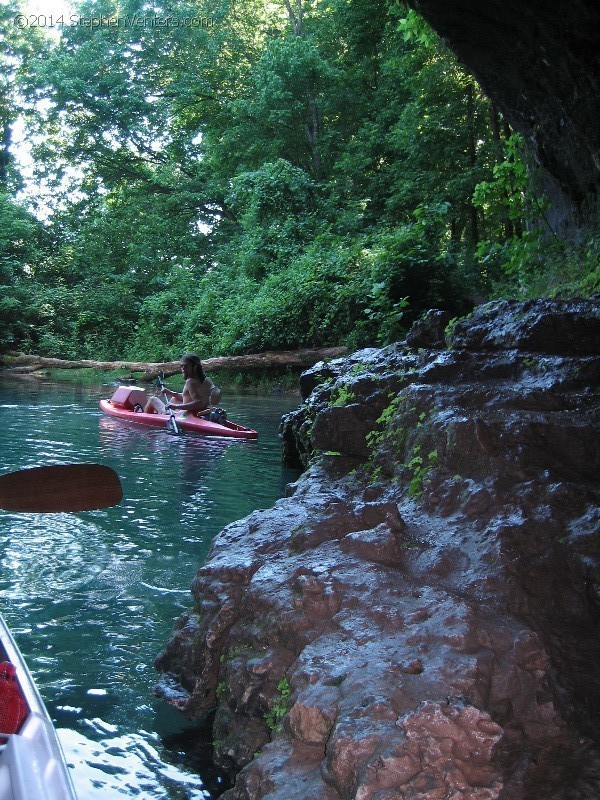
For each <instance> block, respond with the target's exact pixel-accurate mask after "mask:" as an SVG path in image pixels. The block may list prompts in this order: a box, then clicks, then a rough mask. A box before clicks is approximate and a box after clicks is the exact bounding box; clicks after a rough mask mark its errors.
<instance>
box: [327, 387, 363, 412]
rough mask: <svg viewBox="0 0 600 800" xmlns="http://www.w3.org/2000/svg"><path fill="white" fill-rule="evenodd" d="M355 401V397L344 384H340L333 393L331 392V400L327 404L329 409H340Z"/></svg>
mask: <svg viewBox="0 0 600 800" xmlns="http://www.w3.org/2000/svg"><path fill="white" fill-rule="evenodd" d="M355 400H356V395H355V394H354V392H353V391H352V389H349V388H348V386H347V385H346V384H342V385H341V386H338V387H337V388H336V389H335V391H334V392H332V396H331V399H330V400H329V403H328V404H327V405H328V406H329V408H342V407H343V406H347V405H348V404H349V403H353V402H354V401H355Z"/></svg>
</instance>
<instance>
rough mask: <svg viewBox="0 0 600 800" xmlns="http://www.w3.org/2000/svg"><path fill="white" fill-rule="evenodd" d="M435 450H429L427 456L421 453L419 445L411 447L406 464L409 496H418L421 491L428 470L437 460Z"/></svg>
mask: <svg viewBox="0 0 600 800" xmlns="http://www.w3.org/2000/svg"><path fill="white" fill-rule="evenodd" d="M438 457H439V456H438V452H437V450H431V451H430V452H429V453H427V456H424V455H423V454H422V447H421V445H419V444H417V445H415V446H414V447H413V450H412V454H411V457H410V459H409V461H408V463H407V464H406V466H407V468H408V470H409V472H410V475H411V477H410V482H409V484H408V494H409V496H410V497H418V496H419V495H420V494H422V492H423V483H424V481H425V480H426V478H427V475H428V474H429V472H430V470H431V469H432V468H433V467H434V466H435V464H436V463H437V461H438Z"/></svg>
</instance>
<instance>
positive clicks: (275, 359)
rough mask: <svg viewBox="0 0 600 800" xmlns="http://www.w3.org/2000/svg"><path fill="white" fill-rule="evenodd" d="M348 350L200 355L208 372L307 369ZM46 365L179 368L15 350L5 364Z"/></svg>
mask: <svg viewBox="0 0 600 800" xmlns="http://www.w3.org/2000/svg"><path fill="white" fill-rule="evenodd" d="M347 352H348V350H347V348H346V347H325V348H320V349H317V350H282V351H267V352H265V353H253V354H251V355H245V356H221V357H216V358H206V359H203V361H202V364H203V366H204V369H205V370H206V371H207V372H217V371H219V370H232V371H240V372H243V371H245V370H256V369H271V368H274V367H288V366H290V367H298V368H299V369H306V368H307V367H312V366H313V365H314V364H316V363H317V362H318V361H324V360H326V359H330V358H339V357H340V356H343V355H345V354H346V353H347ZM48 369H96V370H99V371H102V372H108V371H110V370H127V372H128V373H142V374H141V375H139V376H136V377H137V378H138V379H139V380H141V381H153V380H154V379H155V378H156V376H157V375H158V374H159V372H164V374H165V375H166V376H167V377H168V376H169V375H175V374H176V373H178V372H179V371H180V362H179V360H177V361H163V362H150V361H92V360H89V359H82V360H79V361H67V360H65V359H62V358H45V357H44V356H36V355H26V354H25V353H18V354H17V355H14V356H11V358H10V364H7V365H6V366H4V368H3V370H2V372H4V373H5V374H13V375H18V374H21V375H23V374H29V373H32V372H39V371H40V370H48Z"/></svg>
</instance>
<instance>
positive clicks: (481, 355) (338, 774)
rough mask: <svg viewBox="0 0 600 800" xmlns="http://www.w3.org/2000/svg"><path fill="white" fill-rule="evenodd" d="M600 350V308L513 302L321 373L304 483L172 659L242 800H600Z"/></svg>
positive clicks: (173, 676) (204, 590) (257, 536)
mask: <svg viewBox="0 0 600 800" xmlns="http://www.w3.org/2000/svg"><path fill="white" fill-rule="evenodd" d="M599 353H600V309H599V306H598V304H597V303H594V302H593V301H582V302H577V303H576V302H573V303H567V302H545V301H544V302H531V303H527V304H517V303H508V302H500V303H495V304H490V305H487V306H483V307H481V308H479V309H477V310H476V311H475V313H474V314H472V315H471V316H470V317H469V318H466V319H463V320H460V321H458V322H454V321H450V320H448V319H447V317H446V316H445V315H443V314H442V313H441V312H430V314H428V315H427V317H426V318H425V319H423V320H422V321H420V322H419V323H417V325H416V326H415V327H414V328H413V330H412V331H411V333H410V335H409V337H408V339H407V341H406V342H404V343H399V344H396V345H393V346H391V347H388V348H386V349H384V350H366V351H362V352H359V353H356V354H354V355H353V356H351V357H349V358H346V359H343V360H342V359H340V360H336V361H333V362H330V363H328V364H324V363H321V364H319V365H317V366H316V367H315V368H313V369H312V370H310V371H309V372H308V373H305V374H304V375H303V377H302V391H303V394H304V396H305V398H306V400H305V403H304V405H303V406H302V408H301V409H300V410H299V411H297V412H295V413H294V414H292V415H290V417H289V418H288V419H287V420H286V422H285V424H284V428H283V436H284V441H285V443H286V452H287V454H288V457H291V456H293V455H295V456H296V457H298V458H301V459H303V460H304V461H305V462H307V463H308V459H309V456H310V459H311V460H310V465H309V466H308V469H307V470H306V472H305V473H304V475H303V476H302V478H301V479H300V480H299V481H298V482H297V484H294V485H292V486H291V487H290V488H289V495H290V496H289V497H287V498H285V499H282V500H280V501H279V502H278V503H277V504H276V505H275V506H274V507H273V508H272V509H270V510H268V511H261V512H256V513H254V514H252V515H251V516H250V517H248V518H247V519H245V520H242V521H240V522H237V523H234V524H232V525H230V526H228V527H227V528H225V530H224V531H222V533H221V534H220V535H219V536H218V537H217V538H216V540H215V542H214V545H213V548H212V551H211V553H210V556H209V558H208V560H207V563H206V564H205V565H204V566H203V567H202V568H201V569H200V570H199V572H198V574H197V577H196V579H195V581H194V584H193V587H192V588H193V594H194V597H195V600H196V607H195V608H194V609H193V611H190V613H189V614H188V615H186V616H185V617H184V618H182V619H181V620H180V622H179V626H178V628H177V630H176V631H175V633H174V635H173V638H172V639H171V641H170V642H169V644H168V645H167V648H166V650H165V651H164V652H163V653H162V654H161V655H160V656H159V657H158V659H157V667H158V669H159V670H160V671H162V673H163V675H162V677H161V680H160V683H159V686H158V689H157V691H158V692H159V693H160V694H161V695H162V696H163V697H165V698H166V700H167V701H168V702H170V703H171V704H172V705H174V706H175V707H177V708H179V709H180V710H181V711H182V712H183V713H184V714H186V715H188V716H190V717H202V716H204V715H207V714H209V712H211V711H212V710H213V709H215V708H216V714H215V717H214V726H213V731H214V739H215V758H216V761H217V762H218V764H220V765H221V767H222V768H224V769H226V770H228V771H229V772H230V773H231V774H232V775H237V779H236V782H235V786H234V787H233V788H232V789H230V790H229V791H228V792H227V793H226V797H227V798H228V800H234V798H235V800H238V799H239V800H241V799H242V798H244V799H245V800H249V799H250V798H252V799H253V800H254V799H255V798H262V797H268V798H270V800H293V798H298V800H308V798H311V799H314V800H317V798H319V800H321V799H322V800H342V799H346V798H348V799H349V798H357V800H358V799H360V800H392V799H394V800H396V799H397V798H421V799H423V798H429V799H430V800H434V799H435V800H442V798H443V799H444V800H446V798H452V799H453V800H459V798H464V799H465V800H467V798H468V799H469V800H475V799H476V800H484V799H485V800H491V799H492V798H505V799H507V798H511V800H516V799H517V798H535V799H536V800H542V799H543V798H565V800H566V799H567V798H586V799H587V800H590V799H591V798H600V756H599V752H598V749H597V747H598V738H599V729H598V720H599V719H600V716H599V711H600V708H599V706H600V670H598V663H599V662H600V637H599V636H598V625H599V622H600V530H599V520H600V511H599V505H598V499H599V494H600V490H599V489H600V487H599V476H600V448H599V447H598V444H599V427H600V421H599V415H598V411H599V405H600V402H599V401H600V394H599V391H598V389H599V378H600V357H599V355H598V354H599Z"/></svg>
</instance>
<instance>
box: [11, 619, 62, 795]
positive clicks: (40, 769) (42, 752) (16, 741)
mask: <svg viewBox="0 0 600 800" xmlns="http://www.w3.org/2000/svg"><path fill="white" fill-rule="evenodd" d="M2 651H3V652H2ZM0 661H10V663H11V664H13V666H14V667H15V670H16V676H17V680H18V683H19V687H20V690H21V693H22V695H23V697H24V699H25V701H26V703H27V707H28V710H29V713H28V714H27V716H26V718H25V721H24V722H23V724H22V725H21V727H20V728H19V730H18V731H17V732H16V733H12V732H10V731H9V732H6V731H0V741H2V742H4V744H1V745H0V800H76V795H75V790H74V788H73V784H72V782H71V778H70V775H69V771H68V768H67V765H66V763H65V759H64V755H63V752H62V749H61V746H60V743H59V741H58V737H57V735H56V731H55V729H54V726H53V725H52V721H51V720H50V717H49V715H48V712H47V711H46V707H45V706H44V703H43V701H42V698H41V697H40V694H39V692H38V690H37V687H36V685H35V683H34V682H33V678H32V677H31V674H30V672H29V670H28V668H27V665H26V664H25V661H24V660H23V657H22V656H21V653H20V651H19V648H18V647H17V645H16V643H15V641H14V639H13V637H12V635H11V633H10V631H9V630H8V628H7V626H6V623H5V621H4V619H3V618H2V616H1V615H0ZM1 702H2V697H1V696H0V703H1Z"/></svg>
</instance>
